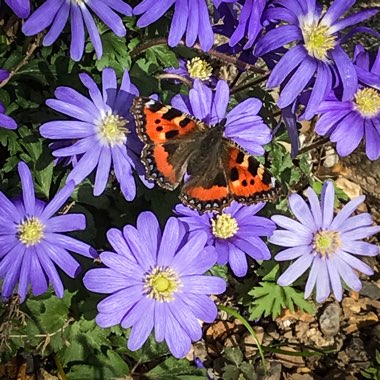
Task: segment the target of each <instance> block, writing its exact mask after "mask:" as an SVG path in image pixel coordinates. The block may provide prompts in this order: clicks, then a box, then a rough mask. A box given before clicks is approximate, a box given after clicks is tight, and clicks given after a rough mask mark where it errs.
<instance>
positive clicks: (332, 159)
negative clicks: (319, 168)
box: [323, 146, 339, 168]
mask: <svg viewBox="0 0 380 380" xmlns="http://www.w3.org/2000/svg"><path fill="white" fill-rule="evenodd" d="M338 161H339V156H338V155H337V153H336V151H335V149H334V148H333V147H332V146H327V147H326V148H325V159H324V160H323V166H324V167H325V168H332V167H333V166H334V165H335V164H337V163H338Z"/></svg>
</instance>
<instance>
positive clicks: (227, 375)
mask: <svg viewBox="0 0 380 380" xmlns="http://www.w3.org/2000/svg"><path fill="white" fill-rule="evenodd" d="M239 377H240V369H239V368H238V367H236V366H234V365H232V364H228V365H226V366H225V367H224V368H223V380H239Z"/></svg>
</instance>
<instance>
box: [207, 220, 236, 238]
mask: <svg viewBox="0 0 380 380" xmlns="http://www.w3.org/2000/svg"><path fill="white" fill-rule="evenodd" d="M211 227H212V233H213V234H214V236H215V237H217V238H219V239H228V238H230V237H232V236H234V235H235V234H236V232H238V230H239V226H238V223H237V220H236V219H235V218H233V217H232V216H231V215H230V214H219V215H217V216H216V217H215V218H214V219H211Z"/></svg>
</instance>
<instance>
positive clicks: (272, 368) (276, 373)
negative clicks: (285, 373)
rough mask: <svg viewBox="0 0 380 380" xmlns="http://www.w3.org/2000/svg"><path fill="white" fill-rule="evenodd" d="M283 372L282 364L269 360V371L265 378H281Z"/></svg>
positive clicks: (276, 379) (267, 379)
mask: <svg viewBox="0 0 380 380" xmlns="http://www.w3.org/2000/svg"><path fill="white" fill-rule="evenodd" d="M281 373H282V365H281V363H279V362H276V361H270V362H269V373H268V375H267V377H265V380H280V379H281Z"/></svg>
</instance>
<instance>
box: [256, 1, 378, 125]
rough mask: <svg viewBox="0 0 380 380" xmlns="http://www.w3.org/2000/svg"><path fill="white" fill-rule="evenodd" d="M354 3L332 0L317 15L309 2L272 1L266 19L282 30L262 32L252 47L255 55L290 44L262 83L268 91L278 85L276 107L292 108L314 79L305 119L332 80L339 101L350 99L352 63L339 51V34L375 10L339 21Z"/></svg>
mask: <svg viewBox="0 0 380 380" xmlns="http://www.w3.org/2000/svg"><path fill="white" fill-rule="evenodd" d="M354 3H355V0H349V1H348V0H335V1H334V2H333V3H332V5H331V6H330V7H329V8H328V9H327V11H326V12H325V13H324V14H322V7H321V5H320V4H317V3H316V1H315V0H307V1H302V2H299V1H298V0H287V1H283V0H275V1H274V4H275V5H276V7H274V8H269V9H268V10H267V12H266V18H267V19H270V20H275V21H284V22H286V23H287V25H283V24H280V26H279V27H277V28H275V29H273V30H270V31H268V32H267V33H266V34H265V35H264V36H263V37H262V38H261V39H260V40H259V41H258V42H257V44H256V48H255V55H258V56H261V55H263V54H266V53H268V52H270V51H273V50H275V49H277V48H279V47H282V46H285V45H288V44H294V46H292V47H291V48H290V50H289V51H288V52H287V53H286V54H285V55H284V56H283V57H282V58H281V60H280V61H279V63H278V64H277V65H276V66H275V67H274V69H273V70H272V72H271V75H270V77H269V79H268V82H267V87H268V88H275V87H278V86H280V85H281V84H283V88H282V89H281V93H280V97H279V99H278V102H277V104H278V106H279V107H280V108H285V107H287V106H289V105H290V104H291V103H293V102H294V100H295V99H296V98H297V97H298V96H299V95H300V94H301V93H302V91H303V90H304V89H305V88H307V87H308V85H309V84H310V83H311V82H312V80H313V78H314V77H315V82H314V84H313V88H312V91H311V95H310V98H309V100H308V103H307V106H306V109H305V115H304V117H305V118H306V119H310V118H311V117H313V115H314V114H315V113H316V111H317V108H318V106H319V104H320V102H321V101H322V100H323V99H324V98H325V97H326V96H327V94H328V93H329V92H330V91H331V90H332V88H333V85H334V81H335V79H334V78H335V76H337V77H338V79H339V80H340V82H341V84H342V86H343V95H342V99H343V100H344V101H346V100H349V99H351V97H352V96H353V94H354V93H355V91H356V88H357V82H358V79H357V74H356V71H355V68H354V65H353V63H352V62H351V60H350V59H349V57H348V56H347V54H346V53H345V52H344V50H343V49H342V47H341V46H340V34H339V32H340V31H342V30H343V29H345V28H346V27H348V26H351V25H354V24H357V23H359V22H361V21H364V20H366V19H367V18H369V17H371V16H373V15H374V14H376V13H377V12H378V9H367V10H364V11H362V12H359V13H356V14H354V15H351V16H349V17H346V18H341V17H342V15H343V14H344V13H345V12H346V11H348V10H349V9H350V8H351V6H352V5H353V4H354Z"/></svg>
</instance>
